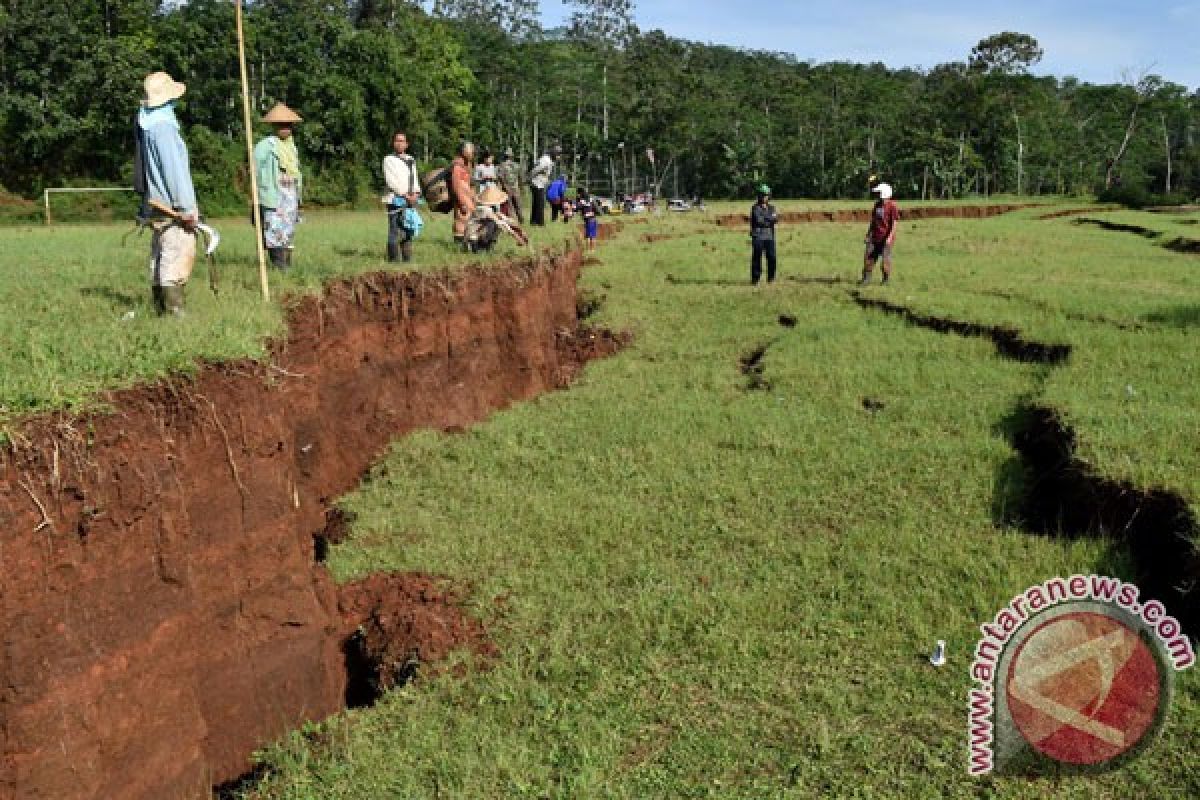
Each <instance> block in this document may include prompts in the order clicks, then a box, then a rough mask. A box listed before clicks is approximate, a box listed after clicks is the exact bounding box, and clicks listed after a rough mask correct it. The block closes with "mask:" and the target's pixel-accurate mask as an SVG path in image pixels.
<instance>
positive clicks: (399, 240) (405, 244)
mask: <svg viewBox="0 0 1200 800" xmlns="http://www.w3.org/2000/svg"><path fill="white" fill-rule="evenodd" d="M387 249H388V261H395V260H396V257H397V255H400V254H402V255H403V257H404V260H405V261H410V260H411V259H412V231H410V230H408V229H407V228H405V227H404V209H399V210H396V209H392V210H391V211H389V212H388V240H387ZM397 251H400V252H399V253H397Z"/></svg>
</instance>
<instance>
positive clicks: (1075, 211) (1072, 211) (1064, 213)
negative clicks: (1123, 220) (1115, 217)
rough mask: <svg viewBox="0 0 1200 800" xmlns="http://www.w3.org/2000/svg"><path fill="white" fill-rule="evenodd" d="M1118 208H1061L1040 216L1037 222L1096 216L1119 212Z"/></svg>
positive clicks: (1119, 208)
mask: <svg viewBox="0 0 1200 800" xmlns="http://www.w3.org/2000/svg"><path fill="white" fill-rule="evenodd" d="M1120 210H1121V207H1120V206H1087V207H1084V208H1063V209H1059V210H1058V211H1051V212H1050V213H1049V214H1042V215H1040V216H1039V217H1038V219H1039V220H1050V219H1062V218H1063V217H1075V216H1078V215H1080V214H1097V213H1100V212H1103V211H1120Z"/></svg>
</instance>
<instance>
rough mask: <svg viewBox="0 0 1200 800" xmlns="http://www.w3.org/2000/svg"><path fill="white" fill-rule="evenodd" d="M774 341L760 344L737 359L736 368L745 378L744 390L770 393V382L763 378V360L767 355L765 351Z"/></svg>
mask: <svg viewBox="0 0 1200 800" xmlns="http://www.w3.org/2000/svg"><path fill="white" fill-rule="evenodd" d="M774 343H775V342H774V340H772V341H770V342H766V343H764V344H760V345H758V346H757V347H755V348H754V349H753V350H750V351H748V352H746V353H744V354H742V356H741V358H739V359H738V368H739V369H740V370H741V372H742V374H743V375H745V376H746V378H747V381H746V389H748V390H750V391H770V390H771V382H770V381H768V380H767V379H766V378H765V377H764V376H763V371H764V369H765V365H764V364H763V359H764V358H765V357H766V355H767V350H768V349H770V347H771V345H773V344H774Z"/></svg>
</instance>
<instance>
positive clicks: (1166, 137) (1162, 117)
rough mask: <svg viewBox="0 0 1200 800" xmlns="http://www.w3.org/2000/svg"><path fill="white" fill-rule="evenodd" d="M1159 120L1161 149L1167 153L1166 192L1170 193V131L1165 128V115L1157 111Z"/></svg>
mask: <svg viewBox="0 0 1200 800" xmlns="http://www.w3.org/2000/svg"><path fill="white" fill-rule="evenodd" d="M1158 118H1159V121H1160V122H1162V132H1163V151H1164V152H1166V154H1167V182H1166V193H1167V194H1170V193H1171V132H1170V131H1169V130H1167V115H1166V114H1165V113H1159V115H1158Z"/></svg>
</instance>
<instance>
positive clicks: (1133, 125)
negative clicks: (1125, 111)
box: [1104, 94, 1142, 189]
mask: <svg viewBox="0 0 1200 800" xmlns="http://www.w3.org/2000/svg"><path fill="white" fill-rule="evenodd" d="M1141 108H1142V96H1141V95H1140V94H1139V95H1138V99H1137V100H1136V101H1134V104H1133V111H1131V112H1129V124H1128V125H1126V126H1125V138H1124V139H1122V140H1121V146H1120V147H1119V148H1118V149H1117V154H1116V155H1115V156H1113V157H1112V158H1110V159H1109V160H1108V164H1106V165H1105V168H1104V188H1105V189H1111V188H1112V185H1113V179H1114V177H1115V176H1116V174H1117V166H1118V165H1119V164H1120V163H1121V159H1122V158H1124V157H1125V151H1126V150H1128V149H1129V142H1130V141H1132V140H1133V132H1134V131H1136V130H1137V118H1138V111H1140V110H1141Z"/></svg>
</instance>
